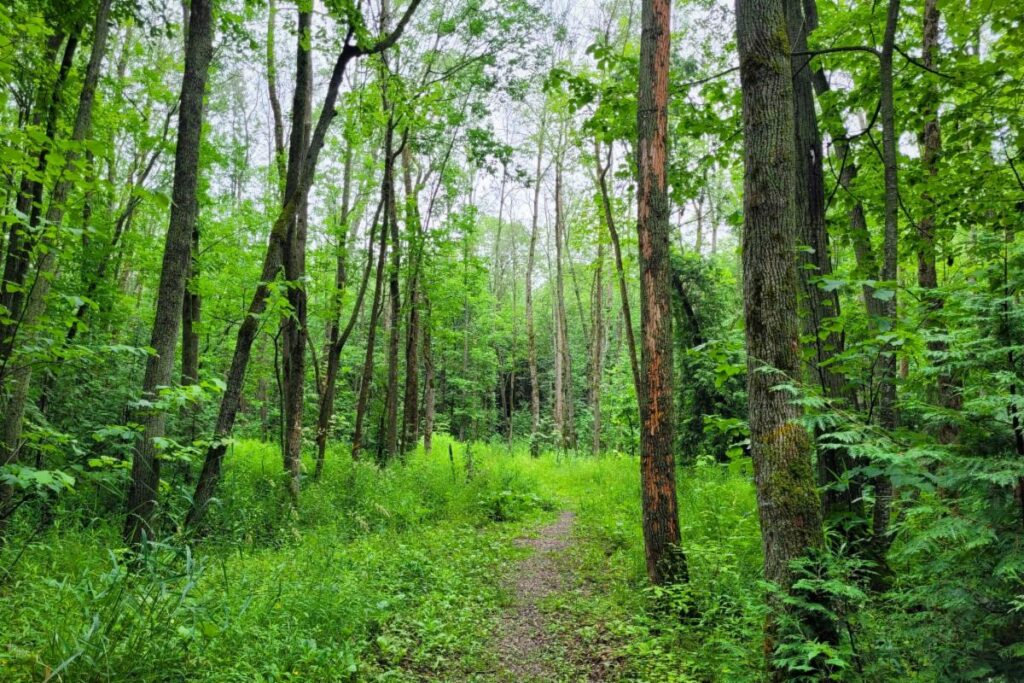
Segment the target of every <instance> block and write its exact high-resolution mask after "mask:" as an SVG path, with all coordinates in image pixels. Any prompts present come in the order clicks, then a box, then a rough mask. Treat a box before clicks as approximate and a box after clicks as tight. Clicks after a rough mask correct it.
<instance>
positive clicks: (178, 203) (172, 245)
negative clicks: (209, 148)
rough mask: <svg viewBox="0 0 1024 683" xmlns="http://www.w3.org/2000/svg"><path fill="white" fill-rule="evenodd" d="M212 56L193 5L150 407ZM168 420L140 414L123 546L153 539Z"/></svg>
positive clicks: (183, 250)
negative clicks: (159, 447)
mask: <svg viewBox="0 0 1024 683" xmlns="http://www.w3.org/2000/svg"><path fill="white" fill-rule="evenodd" d="M212 55H213V11H212V7H211V2H210V0H192V4H191V7H190V15H189V33H188V46H187V47H186V49H185V75H184V77H183V79H182V84H181V108H180V111H179V114H178V143H177V148H176V151H175V157H174V187H173V190H172V197H171V200H172V201H171V218H170V225H169V227H168V229H167V239H166V242H165V244H164V256H163V264H162V266H161V270H160V287H159V290H158V292H157V302H156V316H155V319H154V322H153V332H152V335H151V337H150V343H149V345H150V346H151V347H152V348H153V351H154V353H153V355H151V356H150V357H149V359H148V360H147V362H146V374H145V378H144V379H143V382H142V396H143V398H144V399H145V400H147V401H150V402H156V401H158V400H159V396H158V392H159V388H160V387H162V386H167V385H168V384H170V383H171V375H172V372H173V370H174V355H175V354H174V351H175V346H176V345H177V341H178V327H179V325H180V324H181V311H182V301H183V299H184V296H185V285H186V281H187V279H188V271H189V263H190V262H191V251H192V233H193V231H194V230H195V226H196V216H197V214H198V212H199V206H198V201H197V197H196V186H197V183H198V180H199V148H200V144H201V142H202V128H203V96H204V94H205V92H206V79H207V75H208V73H209V66H210V59H211V57H212ZM166 419H167V414H166V412H165V411H164V410H161V409H156V408H152V407H151V408H149V409H144V410H142V411H140V414H139V415H138V417H137V420H138V422H139V424H141V425H142V436H141V438H140V439H139V440H138V441H137V442H136V446H135V452H134V455H133V458H132V479H131V489H130V491H129V494H128V505H127V517H126V519H125V528H124V537H125V540H126V541H127V542H128V543H129V544H130V545H138V544H139V543H140V542H141V541H142V540H143V538H144V537H145V536H148V537H150V538H152V535H153V522H154V517H155V515H156V504H157V492H158V489H159V485H160V460H159V458H157V457H156V442H155V439H157V438H159V437H162V436H163V434H164V427H165V423H166Z"/></svg>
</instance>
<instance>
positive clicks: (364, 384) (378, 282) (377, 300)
mask: <svg viewBox="0 0 1024 683" xmlns="http://www.w3.org/2000/svg"><path fill="white" fill-rule="evenodd" d="M393 134H394V129H393V127H392V125H391V124H390V122H389V124H388V128H387V132H386V133H385V136H384V140H385V141H384V155H385V156H384V180H383V183H382V185H381V197H382V202H383V203H382V206H383V209H382V211H383V223H382V224H381V234H380V247H379V251H378V253H377V274H376V278H375V280H374V285H373V303H372V305H371V306H370V323H369V329H368V331H367V334H366V355H365V358H364V360H363V374H362V378H361V379H360V381H359V396H358V399H357V401H356V421H355V428H354V430H353V434H352V459H353V460H358V459H359V457H360V452H361V450H362V446H363V422H364V421H365V419H366V408H367V403H368V401H369V397H370V385H371V384H372V383H373V356H374V347H375V346H376V342H377V323H378V322H379V320H380V314H381V311H382V310H383V308H384V300H383V296H384V270H385V268H386V256H387V244H388V230H389V228H390V222H391V220H392V219H393V218H394V212H392V211H391V207H390V203H391V199H392V197H393V196H394V195H393V193H392V192H391V191H390V189H389V187H388V185H389V183H393V182H394V179H393V177H392V175H391V174H392V170H391V169H392V167H393V165H394V156H393V154H392V151H391V146H392V137H393Z"/></svg>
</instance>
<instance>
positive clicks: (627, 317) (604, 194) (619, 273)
mask: <svg viewBox="0 0 1024 683" xmlns="http://www.w3.org/2000/svg"><path fill="white" fill-rule="evenodd" d="M611 153H612V149H611V146H609V147H608V163H607V164H606V165H602V164H601V146H600V144H599V143H598V141H597V139H596V138H595V139H594V158H595V159H596V163H597V181H598V187H599V188H600V190H601V208H602V210H603V213H604V224H605V227H606V228H608V237H609V238H610V239H611V242H612V251H613V252H614V254H615V274H616V280H617V283H618V286H619V299H620V301H621V303H622V318H623V327H624V328H625V336H626V346H627V350H628V351H629V369H630V370H631V371H632V374H633V390H634V391H635V392H636V395H637V397H639V396H640V362H639V360H638V359H637V352H636V336H635V335H634V334H633V314H632V311H631V310H630V306H629V289H628V287H627V286H626V270H625V268H624V267H623V265H622V245H621V243H620V242H619V231H618V229H617V228H616V227H615V216H614V214H613V213H612V199H611V193H610V191H609V190H608V171H609V166H611Z"/></svg>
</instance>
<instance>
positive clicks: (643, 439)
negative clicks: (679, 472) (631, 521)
mask: <svg viewBox="0 0 1024 683" xmlns="http://www.w3.org/2000/svg"><path fill="white" fill-rule="evenodd" d="M669 8H670V3H669V0H643V9H642V14H641V21H642V33H641V37H640V78H639V81H640V87H639V95H638V97H637V146H636V159H637V176H638V177H637V185H638V187H637V200H638V201H637V225H636V230H637V236H638V238H639V242H640V326H641V330H642V343H641V364H642V365H641V368H642V369H641V373H640V394H639V395H638V398H639V403H640V417H641V426H642V430H641V435H640V477H641V481H642V486H643V513H644V514H643V529H644V547H645V550H646V556H647V575H648V577H649V578H650V580H651V582H652V583H655V584H664V583H674V582H679V581H686V580H687V579H688V571H687V566H686V556H685V555H684V554H683V551H682V548H681V547H680V531H679V511H678V505H677V501H676V466H675V453H674V449H675V424H674V418H675V414H674V411H673V410H672V312H671V293H670V290H669V276H670V265H669V251H668V244H669V209H668V192H667V178H666V171H667V156H668V140H667V129H668V71H669V33H670V30H671V21H670V18H669V12H670V9H669Z"/></svg>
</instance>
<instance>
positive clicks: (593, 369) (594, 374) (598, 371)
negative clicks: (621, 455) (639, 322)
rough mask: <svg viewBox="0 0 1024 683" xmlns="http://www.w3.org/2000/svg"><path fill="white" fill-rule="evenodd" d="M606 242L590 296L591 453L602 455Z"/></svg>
mask: <svg viewBox="0 0 1024 683" xmlns="http://www.w3.org/2000/svg"><path fill="white" fill-rule="evenodd" d="M603 276H604V241H603V240H601V239H600V238H598V242H597V261H596V262H595V264H594V283H593V285H592V287H591V290H590V292H591V294H590V320H591V325H590V327H591V335H590V413H591V417H592V420H593V428H592V435H591V445H590V448H591V451H592V452H593V454H594V455H600V453H601V379H602V377H603V376H604V348H605V345H606V341H607V339H606V335H605V324H604V277H603Z"/></svg>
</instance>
